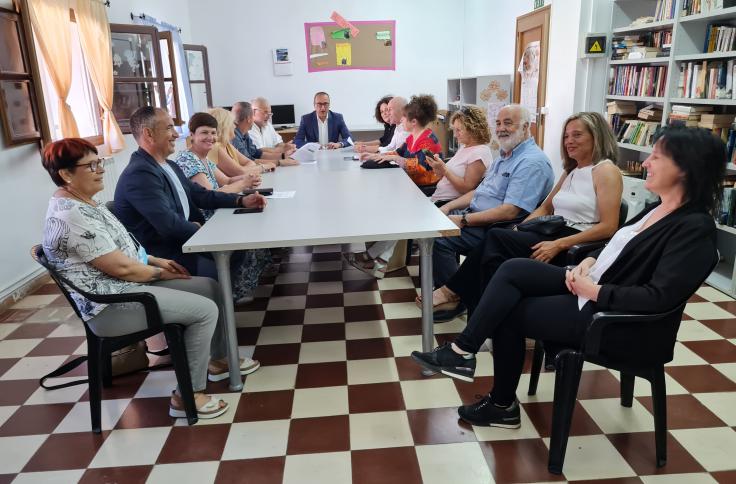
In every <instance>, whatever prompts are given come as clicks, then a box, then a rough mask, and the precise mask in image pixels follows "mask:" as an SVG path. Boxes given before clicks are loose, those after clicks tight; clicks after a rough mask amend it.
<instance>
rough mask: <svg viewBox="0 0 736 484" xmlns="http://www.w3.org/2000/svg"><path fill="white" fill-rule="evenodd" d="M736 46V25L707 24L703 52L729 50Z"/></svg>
mask: <svg viewBox="0 0 736 484" xmlns="http://www.w3.org/2000/svg"><path fill="white" fill-rule="evenodd" d="M734 48H736V27H731V26H730V25H708V30H706V32H705V43H704V44H703V52H706V53H710V52H730V51H732V50H734Z"/></svg>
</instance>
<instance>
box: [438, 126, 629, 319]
mask: <svg viewBox="0 0 736 484" xmlns="http://www.w3.org/2000/svg"><path fill="white" fill-rule="evenodd" d="M561 152H562V160H563V169H564V172H563V173H562V176H560V179H559V180H558V181H557V184H556V185H555V186H554V188H553V189H552V191H551V192H550V193H549V195H547V198H546V199H545V200H544V202H543V203H542V204H541V205H540V206H539V208H537V209H536V210H534V212H532V213H531V214H530V215H529V216H528V217H527V218H526V220H531V219H534V218H537V217H540V216H542V215H552V214H554V215H561V216H562V217H564V218H565V220H566V222H567V227H563V228H562V229H561V230H560V231H558V232H556V233H554V234H551V235H543V234H538V233H535V232H521V231H516V232H512V231H510V230H508V229H496V228H492V229H490V230H489V231H488V232H487V233H486V237H485V240H484V242H483V244H482V246H481V247H479V248H477V249H476V250H474V251H473V252H471V253H470V254H469V255H468V258H467V259H466V260H465V262H464V263H463V265H462V266H460V269H459V270H458V272H457V273H455V275H454V276H453V277H452V278H450V280H448V281H447V283H446V284H445V285H444V286H442V287H440V288H438V289H436V290H435V291H434V293H433V295H432V302H433V306H434V307H435V310H436V313H435V322H440V321H444V320H447V318H453V317H455V316H457V315H458V314H459V312H462V311H463V310H464V306H462V305H459V304H458V302H459V301H460V300H462V302H463V303H464V304H465V306H467V307H468V308H470V309H471V310H472V309H473V308H474V307H475V305H476V304H477V301H478V300H479V299H480V296H481V294H482V292H483V289H484V288H485V286H486V284H487V282H488V281H489V280H490V278H491V277H492V276H493V274H494V273H495V271H496V269H497V268H498V267H499V266H500V265H501V264H502V263H503V262H504V261H506V260H508V259H512V258H516V257H524V258H527V257H528V258H532V259H535V260H538V261H541V262H551V261H552V260H553V259H554V258H555V257H556V256H557V255H558V254H560V253H563V252H564V251H566V250H567V249H569V248H570V247H572V246H573V245H576V244H581V243H584V242H592V241H596V240H602V239H607V238H610V237H611V236H612V235H613V234H614V232H616V230H617V229H618V221H619V211H620V208H621V193H622V192H623V179H622V176H621V171H620V170H619V169H618V167H616V165H615V164H614V163H613V162H612V161H611V160H612V159H615V157H616V155H617V152H618V146H617V144H616V139H615V137H614V136H613V132H612V131H611V128H610V127H609V126H608V123H607V122H606V120H605V119H604V118H603V116H601V115H600V114H599V113H594V112H583V113H578V114H575V115H573V116H570V117H569V118H568V119H567V121H566V122H565V127H564V130H563V135H562V140H561ZM526 220H525V221H526Z"/></svg>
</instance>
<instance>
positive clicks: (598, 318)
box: [584, 305, 683, 355]
mask: <svg viewBox="0 0 736 484" xmlns="http://www.w3.org/2000/svg"><path fill="white" fill-rule="evenodd" d="M682 309H683V305H680V306H677V307H675V308H674V309H672V310H670V311H667V312H666V313H650V314H642V313H622V312H618V311H600V312H597V313H595V314H594V315H593V320H592V321H591V323H590V325H589V326H588V329H587V331H586V333H585V341H584V349H585V353H586V354H589V355H598V354H599V353H600V349H601V343H602V340H603V331H604V330H605V329H606V328H607V327H609V326H611V325H614V324H627V323H641V324H656V323H658V322H660V321H662V320H665V319H667V318H669V317H672V316H673V315H676V314H677V313H678V312H681V311H682Z"/></svg>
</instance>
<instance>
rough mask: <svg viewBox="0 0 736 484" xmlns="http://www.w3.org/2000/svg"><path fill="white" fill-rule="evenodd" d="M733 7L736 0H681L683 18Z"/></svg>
mask: <svg viewBox="0 0 736 484" xmlns="http://www.w3.org/2000/svg"><path fill="white" fill-rule="evenodd" d="M734 6H736V0H682V14H683V15H684V16H687V15H697V14H699V13H710V12H712V11H713V10H718V9H721V8H730V7H734Z"/></svg>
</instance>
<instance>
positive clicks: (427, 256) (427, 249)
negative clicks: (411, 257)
mask: <svg viewBox="0 0 736 484" xmlns="http://www.w3.org/2000/svg"><path fill="white" fill-rule="evenodd" d="M433 245H434V239H432V238H430V239H420V240H419V275H420V277H421V288H422V351H425V352H426V351H432V348H434V320H433V318H432V246H433ZM434 373H435V372H433V371H432V370H427V369H424V370H422V375H424V376H432V375H434Z"/></svg>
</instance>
